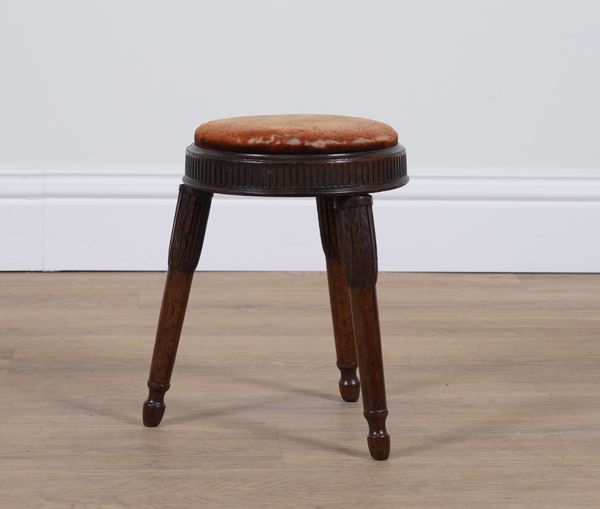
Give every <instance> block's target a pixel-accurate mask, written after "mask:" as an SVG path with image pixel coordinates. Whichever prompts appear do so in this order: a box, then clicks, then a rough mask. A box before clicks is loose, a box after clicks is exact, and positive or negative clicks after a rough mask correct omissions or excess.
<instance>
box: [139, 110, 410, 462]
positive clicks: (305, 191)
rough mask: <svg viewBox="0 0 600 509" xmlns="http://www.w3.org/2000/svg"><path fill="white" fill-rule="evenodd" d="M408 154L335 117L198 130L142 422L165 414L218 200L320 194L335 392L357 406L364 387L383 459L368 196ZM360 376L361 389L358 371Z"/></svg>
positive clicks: (394, 178) (396, 173) (379, 130)
mask: <svg viewBox="0 0 600 509" xmlns="http://www.w3.org/2000/svg"><path fill="white" fill-rule="evenodd" d="M407 181H408V177H407V174H406V153H405V150H404V147H402V146H401V145H399V144H398V136H397V134H396V132H395V131H394V130H393V129H392V128H391V127H390V126H388V125H386V124H383V123H381V122H376V121H373V120H367V119H363V118H355V117H343V116H332V115H274V116H258V117H238V118H231V119H224V120H216V121H213V122H208V123H207V124H203V125H201V126H200V127H199V128H198V129H197V130H196V133H195V143H194V145H191V146H190V147H188V149H187V152H186V165H185V177H184V178H183V184H182V185H181V186H180V188H179V199H178V202H177V211H176V213H175V221H174V225H173V232H172V236H171V244H170V248H169V269H168V272H167V280H166V285H165V291H164V296H163V301H162V307H161V311H160V318H159V322H158V330H157V334H156V343H155V346H154V354H153V357H152V366H151V369H150V378H149V380H148V387H149V389H150V393H149V396H148V399H147V400H146V402H145V403H144V412H143V415H144V424H145V425H146V426H158V424H159V423H160V421H161V419H162V417H163V414H164V412H165V403H164V395H165V392H166V391H167V390H168V389H169V387H170V379H171V373H172V371H173V365H174V363H175V355H176V353H177V345H178V343H179V336H180V334H181V328H182V325H183V319H184V316H185V310H186V306H187V301H188V296H189V293H190V287H191V284H192V277H193V275H194V271H195V269H196V266H197V264H198V260H199V258H200V252H201V250H202V244H203V240H204V232H205V231H206V223H207V220H208V213H209V210H210V203H211V199H212V196H213V193H226V194H238V195H245V196H280V197H281V196H315V197H316V200H317V212H318V217H319V228H320V232H321V241H322V244H323V250H324V251H325V257H326V260H327V278H328V282H329V296H330V301H331V314H332V317H333V332H334V337H335V347H336V352H337V366H338V368H339V370H340V372H341V379H340V382H339V389H340V393H341V396H342V398H343V399H344V400H346V401H356V400H357V399H358V396H359V393H360V386H361V385H362V393H363V405H364V415H365V418H366V419H367V422H368V424H369V434H368V438H367V441H368V445H369V451H370V452H371V455H372V456H373V457H374V458H375V459H379V460H383V459H386V458H387V457H388V455H389V451H390V438H389V435H388V433H387V431H386V428H385V420H386V417H387V414H388V411H387V407H386V401H385V385H384V378H383V360H382V354H381V338H380V332H379V316H378V309H377V296H376V291H375V284H376V281H377V252H376V243H375V229H374V227H373V213H372V208H371V207H372V202H373V200H372V198H371V196H370V195H369V194H368V193H373V192H378V191H385V190H388V189H393V188H396V187H400V186H403V185H405V184H406V183H407ZM357 361H358V368H359V372H360V382H359V380H358V378H357V375H356V368H357Z"/></svg>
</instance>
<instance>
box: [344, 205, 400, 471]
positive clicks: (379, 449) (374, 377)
mask: <svg viewBox="0 0 600 509" xmlns="http://www.w3.org/2000/svg"><path fill="white" fill-rule="evenodd" d="M372 204H373V199H372V198H371V196H369V195H361V196H349V197H343V198H337V199H336V201H335V211H336V223H337V227H338V233H339V249H340V255H341V260H342V266H343V268H344V273H345V275H346V279H347V281H348V286H349V287H350V301H351V306H352V321H353V325H354V338H355V340H356V348H357V354H358V368H359V372H360V380H361V385H362V397H363V405H364V415H365V418H366V419H367V422H368V424H369V435H368V438H367V442H368V445H369V451H370V453H371V456H373V458H375V459H377V460H384V459H387V457H388V456H389V453H390V437H389V435H388V433H387V431H386V429H385V420H386V418H387V415H388V411H387V405H386V401H385V382H384V377H383V357H382V353H381V333H380V330H379V312H378V309H377V294H376V291H375V285H376V282H377V246H376V242H375V228H374V225H373V211H372Z"/></svg>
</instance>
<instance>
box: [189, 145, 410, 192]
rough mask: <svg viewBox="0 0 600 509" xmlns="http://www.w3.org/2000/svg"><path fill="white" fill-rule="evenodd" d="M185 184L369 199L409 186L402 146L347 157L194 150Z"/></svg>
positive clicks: (223, 189)
mask: <svg viewBox="0 0 600 509" xmlns="http://www.w3.org/2000/svg"><path fill="white" fill-rule="evenodd" d="M183 182H184V183H185V184H187V185H189V186H191V187H194V188H196V189H201V190H203V191H208V192H212V193H225V194H240V195H248V196H324V195H341V194H365V193H374V192H378V191H386V190H388V189H394V188H396V187H401V186H403V185H405V184H406V183H407V182H408V176H407V174H406V150H405V149H404V147H403V146H402V145H395V146H394V147H390V148H386V149H383V150H370V151H367V152H350V153H346V154H309V155H304V154H301V155H291V154H285V155H282V154H278V155H272V154H241V153H237V152H219V151H215V150H207V149H203V148H200V147H198V146H196V145H190V146H189V147H188V148H187V151H186V158H185V177H184V178H183Z"/></svg>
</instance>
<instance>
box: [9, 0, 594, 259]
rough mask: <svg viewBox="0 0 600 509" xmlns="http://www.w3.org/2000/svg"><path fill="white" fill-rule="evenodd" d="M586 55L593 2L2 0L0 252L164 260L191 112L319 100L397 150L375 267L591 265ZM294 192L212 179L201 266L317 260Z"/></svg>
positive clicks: (317, 104) (303, 108) (380, 214)
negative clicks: (394, 142) (217, 189)
mask: <svg viewBox="0 0 600 509" xmlns="http://www.w3.org/2000/svg"><path fill="white" fill-rule="evenodd" d="M599 62H600V3H598V2H595V1H592V0H589V1H583V0H561V1H557V0H555V1H548V0H546V1H542V0H527V1H523V0H521V1H516V0H503V1H500V0H497V1H482V0H472V1H458V0H457V1H454V2H449V1H446V0H419V1H417V0H414V1H392V0H388V1H382V0H369V1H368V2H366V1H350V0H319V1H317V0H303V1H293V2H292V1H285V0H278V1H275V0H273V1H266V0H253V1H247V0H245V1H242V0H238V1H234V0H229V1H227V0H225V1H218V2H217V1H211V2H208V1H207V2H201V1H197V0H196V1H174V2H164V1H162V2H158V1H148V0H145V1H141V0H128V1H123V0H121V1H116V0H103V1H102V2H99V1H98V2H81V1H77V0H72V1H67V0H54V1H52V2H49V1H47V0H29V1H27V2H23V1H22V0H2V2H1V3H0V66H1V67H0V73H1V75H0V238H1V239H3V242H2V247H1V248H0V269H4V270H36V269H42V268H43V269H47V270H55V269H136V268H139V269H157V268H163V267H164V266H165V250H166V243H167V240H168V231H169V228H170V223H171V220H172V217H171V216H172V211H173V206H174V197H175V193H176V185H177V181H178V177H179V175H181V173H182V171H183V153H184V149H185V146H186V145H187V144H188V143H190V142H191V140H192V135H193V130H194V128H195V127H196V125H197V124H199V123H201V122H204V121H207V120H210V119H212V118H218V117H225V116H231V115H244V114H259V113H283V112H323V113H326V112H331V113H341V114H350V115H360V116H367V117H373V118H377V119H380V120H383V121H387V122H389V123H390V124H392V125H393V126H394V127H396V129H397V130H398V132H399V134H400V139H401V142H402V143H403V144H404V145H406V147H407V149H408V156H409V171H410V173H411V175H412V176H413V177H414V178H413V180H412V182H411V183H410V184H409V187H408V188H406V189H404V190H399V191H394V192H391V193H389V194H387V195H386V196H385V197H384V198H383V199H381V200H379V202H380V204H379V205H378V206H377V208H376V220H377V226H378V234H379V246H380V258H381V268H382V269H387V270H500V271H502V270H526V271H600V241H599V240H598V239H597V237H598V235H597V231H598V227H597V225H598V219H599V218H600V216H599V214H598V213H599V212H600V205H599V203H600V200H599V198H600V143H599V142H598V136H599V134H600V98H599V90H600V64H599ZM313 209H314V207H313V204H312V202H310V201H306V200H292V201H291V202H290V200H285V201H282V200H273V199H271V200H269V199H251V200H249V199H232V198H228V199H217V200H216V201H215V204H214V209H213V217H212V218H211V219H213V221H212V222H211V224H210V225H209V229H208V233H207V245H206V253H205V256H204V257H203V260H202V262H201V266H202V267H203V268H209V269H216V268H218V269H321V268H322V267H323V262H322V257H321V253H320V251H319V250H320V247H319V245H318V233H317V231H316V220H315V213H314V210H313ZM290 222H293V223H294V224H295V225H297V227H298V231H297V233H296V234H295V235H290V234H289V233H285V230H286V229H285V228H284V226H285V225H287V224H289V223H290ZM238 235H239V237H237V238H236V236H238ZM261 243H265V246H266V248H265V249H260V248H259V247H258V246H259V245H260V244H261ZM240 248H241V250H240ZM241 253H243V254H244V256H243V257H242V256H241Z"/></svg>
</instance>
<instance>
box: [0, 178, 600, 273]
mask: <svg viewBox="0 0 600 509" xmlns="http://www.w3.org/2000/svg"><path fill="white" fill-rule="evenodd" d="M410 173H411V182H410V183H409V184H408V186H407V187H405V188H403V189H397V190H394V191H390V192H387V193H381V194H378V195H377V196H376V199H375V223H376V228H377V233H378V247H379V261H380V264H379V267H380V270H382V271H460V272H463V271H465V272H479V271H484V272H488V271H489V272H600V236H599V235H598V230H599V228H600V170H577V171H574V170H571V171H569V172H566V171H555V170H526V171H516V170H512V171H506V170H489V169H486V170H485V171H484V170H461V171H458V170H450V169H444V170H439V171H432V170H413V171H411V172H410ZM180 180H181V170H180V169H177V170H163V169H135V168H133V169H131V168H130V169H126V170H123V171H110V170H98V171H93V172H90V171H88V172H81V171H71V170H60V171H59V170H50V169H46V170H0V239H1V240H2V242H1V244H0V245H1V246H2V247H1V248H0V270H164V269H165V268H166V258H167V245H168V240H169V234H170V229H171V223H172V219H173V212H174V207H175V201H176V195H177V186H178V184H179V182H180ZM324 266H325V264H324V260H323V255H322V252H321V247H320V241H319V234H318V226H317V219H316V210H315V205H314V200H313V199H305V198H293V199H292V198H287V199H279V198H243V197H226V196H217V197H215V199H214V201H213V207H212V210H211V217H210V220H209V225H208V229H207V234H206V241H205V248H204V252H203V253H202V258H201V261H200V265H199V269H201V270H323V269H324Z"/></svg>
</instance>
